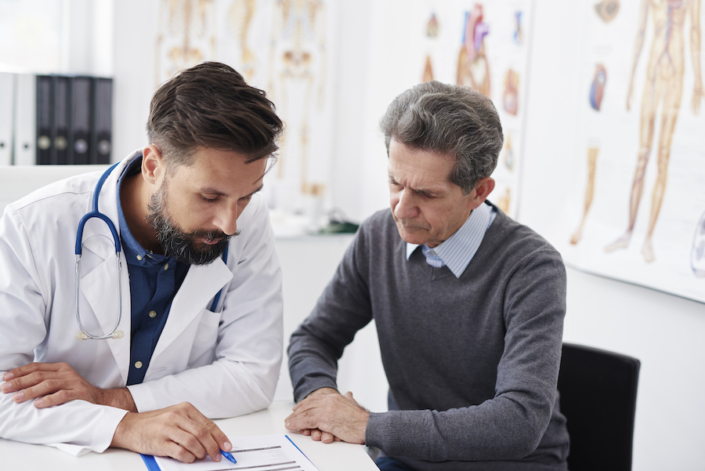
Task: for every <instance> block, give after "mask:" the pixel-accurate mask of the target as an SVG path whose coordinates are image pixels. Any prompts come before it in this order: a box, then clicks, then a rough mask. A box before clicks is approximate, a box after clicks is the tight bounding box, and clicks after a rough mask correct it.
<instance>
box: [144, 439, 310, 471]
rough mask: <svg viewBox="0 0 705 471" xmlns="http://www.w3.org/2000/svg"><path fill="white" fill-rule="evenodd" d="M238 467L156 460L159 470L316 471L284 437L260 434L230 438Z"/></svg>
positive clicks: (201, 462) (223, 462)
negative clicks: (243, 470)
mask: <svg viewBox="0 0 705 471" xmlns="http://www.w3.org/2000/svg"><path fill="white" fill-rule="evenodd" d="M230 453H231V454H232V455H233V458H235V460H237V464H233V463H231V462H230V461H228V460H227V459H225V457H223V459H222V460H221V461H220V463H216V462H215V461H212V460H211V459H210V458H209V457H206V459H204V460H198V461H195V462H193V463H182V462H180V461H177V460H174V459H171V458H161V457H155V460H156V462H157V464H158V465H159V468H160V469H161V471H215V470H224V469H233V470H234V469H238V470H239V469H246V470H252V471H318V469H317V468H316V467H315V466H314V465H313V463H311V461H309V459H308V458H307V457H306V455H304V454H303V453H302V452H301V450H299V448H298V447H297V446H296V445H294V443H293V442H292V441H291V440H290V439H289V438H288V437H287V436H286V435H260V436H255V437H238V438H234V439H233V449H232V450H231V451H230Z"/></svg>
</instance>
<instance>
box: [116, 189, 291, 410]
mask: <svg viewBox="0 0 705 471" xmlns="http://www.w3.org/2000/svg"><path fill="white" fill-rule="evenodd" d="M254 203H257V207H256V208H254V209H255V211H254V214H253V216H252V218H251V219H250V220H249V221H247V222H245V223H246V224H248V226H247V227H242V232H243V234H242V235H241V236H238V237H246V239H245V240H243V241H242V243H243V244H244V247H243V250H242V253H241V255H240V257H238V259H234V257H233V256H230V257H229V260H228V267H229V268H230V269H231V270H232V271H233V279H232V281H231V282H230V284H229V286H228V288H227V289H228V291H227V294H226V295H225V300H224V304H223V313H222V315H221V318H220V327H219V330H218V338H217V346H216V349H215V361H214V362H213V363H211V364H210V365H206V366H201V367H198V368H192V369H189V370H186V371H183V372H180V373H177V374H174V375H170V376H165V377H163V378H160V379H157V380H153V381H148V382H145V383H142V384H138V385H133V386H129V389H130V392H131V393H132V398H133V400H134V401H135V404H136V406H137V410H138V411H139V412H146V411H150V410H155V409H162V408H164V407H168V406H171V405H174V404H178V403H180V402H190V403H191V404H192V405H194V406H195V407H196V408H197V409H198V410H199V411H201V413H203V414H204V415H205V416H206V417H209V418H224V417H235V416H238V415H243V414H248V413H250V412H254V411H257V410H261V409H265V408H267V407H269V405H270V404H271V402H272V399H273V397H274V392H275V389H276V387H277V380H278V378H279V372H280V368H281V361H282V351H283V326H282V308H283V307H282V275H281V269H280V267H279V260H278V258H277V255H276V252H275V248H274V234H273V232H272V229H271V226H270V223H269V215H268V212H267V207H266V202H265V201H264V198H258V199H257V201H253V204H254ZM241 224H242V223H241Z"/></svg>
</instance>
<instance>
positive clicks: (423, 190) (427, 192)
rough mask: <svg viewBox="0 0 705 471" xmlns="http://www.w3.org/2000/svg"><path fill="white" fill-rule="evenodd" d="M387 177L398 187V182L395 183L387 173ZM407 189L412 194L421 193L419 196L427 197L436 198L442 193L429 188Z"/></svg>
mask: <svg viewBox="0 0 705 471" xmlns="http://www.w3.org/2000/svg"><path fill="white" fill-rule="evenodd" d="M387 175H388V176H389V181H390V182H391V183H396V184H397V185H399V182H397V181H396V180H395V179H394V177H393V176H392V174H391V173H387ZM409 189H410V190H411V191H413V192H414V193H421V194H424V195H429V196H436V195H439V194H440V193H442V190H440V189H431V188H411V187H409Z"/></svg>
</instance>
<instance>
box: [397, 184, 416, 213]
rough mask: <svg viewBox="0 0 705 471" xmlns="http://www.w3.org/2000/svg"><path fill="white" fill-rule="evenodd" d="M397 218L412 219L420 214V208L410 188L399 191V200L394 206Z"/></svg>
mask: <svg viewBox="0 0 705 471" xmlns="http://www.w3.org/2000/svg"><path fill="white" fill-rule="evenodd" d="M394 215H395V216H396V217H397V219H412V218H415V217H416V216H418V215H419V209H418V207H417V206H416V203H415V201H414V196H413V195H412V194H411V191H409V190H408V189H403V190H401V191H400V192H399V201H398V202H397V205H396V207H395V208H394Z"/></svg>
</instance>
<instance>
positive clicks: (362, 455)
mask: <svg viewBox="0 0 705 471" xmlns="http://www.w3.org/2000/svg"><path fill="white" fill-rule="evenodd" d="M292 407H293V403H289V402H275V403H273V404H272V405H271V406H270V408H269V409H267V410H263V411H260V412H255V413H254V414H249V415H244V416H242V417H235V418H232V419H222V420H216V423H217V424H218V426H219V427H220V428H221V430H222V431H223V432H225V434H226V435H227V436H228V437H230V438H233V439H234V437H236V436H241V435H243V436H247V435H269V434H275V433H286V434H288V435H289V437H290V438H291V439H292V440H293V441H294V443H296V445H297V446H298V447H299V448H300V449H301V451H303V452H304V454H305V455H306V456H308V458H309V459H310V460H311V461H313V464H314V465H316V467H317V468H318V469H319V471H365V470H376V469H377V467H376V466H375V465H374V463H373V462H372V460H371V459H370V458H369V456H367V453H366V452H365V447H364V446H361V445H351V444H349V443H340V442H337V443H331V444H330V445H325V444H323V443H321V442H314V441H313V440H311V439H310V438H309V437H304V436H303V435H300V434H298V433H290V432H288V431H287V430H286V429H285V428H284V418H285V417H286V416H288V415H289V413H290V411H291V408H292ZM0 457H2V458H0V459H1V460H2V465H0V468H2V469H7V470H13V471H20V470H37V469H51V470H52V471H82V470H86V471H88V470H90V471H95V470H98V469H99V470H116V471H117V470H137V471H140V470H145V471H146V469H147V468H146V467H145V465H144V464H143V462H142V458H140V456H139V455H138V454H137V453H132V452H129V451H126V450H118V449H113V448H109V449H108V450H107V451H105V452H104V453H100V454H99V453H89V454H87V455H85V456H82V457H80V458H76V457H73V456H71V455H69V454H67V453H64V452H63V451H59V450H57V449H55V448H52V447H48V446H41V445H28V444H26V443H17V442H12V441H8V440H2V439H0Z"/></svg>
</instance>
